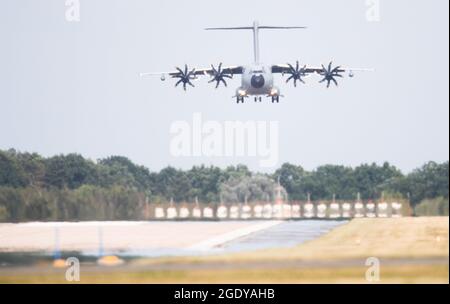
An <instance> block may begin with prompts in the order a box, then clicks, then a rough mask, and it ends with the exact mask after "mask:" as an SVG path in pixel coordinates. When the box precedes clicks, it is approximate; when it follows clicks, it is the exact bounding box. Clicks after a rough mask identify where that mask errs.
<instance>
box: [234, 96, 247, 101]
mask: <svg viewBox="0 0 450 304" xmlns="http://www.w3.org/2000/svg"><path fill="white" fill-rule="evenodd" d="M244 98H245V96H236V103H240V102H242V103H244Z"/></svg>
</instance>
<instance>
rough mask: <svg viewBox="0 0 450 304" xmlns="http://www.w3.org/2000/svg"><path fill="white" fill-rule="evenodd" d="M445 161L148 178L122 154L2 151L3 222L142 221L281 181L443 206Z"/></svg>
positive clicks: (292, 191) (292, 194)
mask: <svg viewBox="0 0 450 304" xmlns="http://www.w3.org/2000/svg"><path fill="white" fill-rule="evenodd" d="M448 172H449V163H448V161H447V162H445V163H441V164H438V163H435V162H429V163H427V164H425V165H423V166H422V167H420V168H417V169H416V170H414V171H413V172H411V173H409V174H403V173H402V172H401V171H400V170H398V169H397V168H396V167H395V166H392V165H390V164H389V163H384V164H382V165H377V164H362V165H360V166H357V167H355V168H352V167H346V166H340V165H324V166H320V167H318V168H317V169H315V170H312V171H308V170H305V169H304V168H302V167H301V166H298V165H293V164H288V163H286V164H283V165H282V166H281V167H280V168H279V169H278V170H276V171H275V172H274V173H273V174H260V173H253V172H251V171H250V170H249V169H248V168H247V167H246V166H244V165H238V166H229V167H227V168H225V169H221V168H218V167H214V166H195V167H193V168H191V169H190V170H180V169H176V168H173V167H167V168H164V169H162V170H160V171H159V172H151V171H150V170H149V169H147V168H145V167H144V166H140V165H137V164H134V163H133V162H132V161H130V160H129V159H127V158H126V157H122V156H111V157H108V158H104V159H99V160H96V161H93V160H90V159H86V158H84V157H83V156H81V155H78V154H68V155H57V156H52V157H42V156H41V155H39V154H37V153H26V152H24V153H22V152H17V151H15V150H13V149H11V150H7V151H2V150H0V221H21V220H89V219H92V220H94V219H97V220H103V219H105V220H115V219H140V218H141V217H142V216H143V209H144V208H145V205H146V204H151V203H158V202H168V201H173V202H174V203H176V202H194V201H199V202H204V203H211V202H221V201H222V202H230V201H234V202H244V201H255V200H267V201H273V200H274V195H275V188H276V187H277V181H278V180H279V182H280V184H281V186H282V187H283V191H285V192H286V195H287V196H288V198H289V200H306V199H307V197H308V196H310V198H311V199H312V200H329V199H332V198H333V197H335V198H336V199H343V200H354V199H355V198H356V195H357V193H359V194H360V196H361V199H378V198H380V197H381V196H382V195H385V196H395V197H399V198H400V197H401V198H409V199H410V202H411V205H412V206H413V207H414V206H416V205H417V204H419V203H420V202H421V201H423V200H425V199H433V198H446V199H447V201H448V188H449V182H448Z"/></svg>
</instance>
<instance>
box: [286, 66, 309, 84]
mask: <svg viewBox="0 0 450 304" xmlns="http://www.w3.org/2000/svg"><path fill="white" fill-rule="evenodd" d="M288 66H289V71H287V72H285V73H286V74H289V75H291V76H289V78H288V79H286V83H288V82H289V81H290V80H291V79H293V80H294V87H297V80H298V81H300V82H301V83H305V82H304V81H303V79H302V77H304V76H306V65H305V66H303V67H301V68H300V65H299V63H298V61H297V64H296V66H295V68H294V67H293V66H292V64H289V63H288Z"/></svg>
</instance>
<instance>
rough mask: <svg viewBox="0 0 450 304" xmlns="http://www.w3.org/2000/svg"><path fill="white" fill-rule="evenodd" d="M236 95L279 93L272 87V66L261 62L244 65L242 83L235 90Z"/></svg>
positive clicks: (270, 94) (269, 94)
mask: <svg viewBox="0 0 450 304" xmlns="http://www.w3.org/2000/svg"><path fill="white" fill-rule="evenodd" d="M236 93H237V94H236V95H237V96H242V97H245V96H249V95H252V96H260V95H265V96H272V95H279V90H278V88H275V87H274V79H273V74H272V68H271V67H270V66H267V65H263V64H255V65H251V66H245V67H244V68H243V71H242V83H241V87H239V88H238V89H237V91H236Z"/></svg>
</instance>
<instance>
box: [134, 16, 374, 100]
mask: <svg viewBox="0 0 450 304" xmlns="http://www.w3.org/2000/svg"><path fill="white" fill-rule="evenodd" d="M304 28H306V27H302V26H287V27H280V26H260V25H259V23H258V22H257V21H255V22H254V23H253V26H251V27H218V28H206V30H252V31H253V47H254V63H253V64H250V65H246V66H227V67H223V66H222V63H220V64H219V65H218V66H217V67H215V66H214V65H211V68H207V69H192V70H191V69H189V68H188V65H185V66H184V68H179V67H177V68H176V71H173V72H167V73H164V72H163V73H141V74H140V75H141V77H142V76H148V75H159V76H161V80H163V81H164V80H166V77H167V76H169V77H171V78H175V79H178V81H177V82H176V83H175V86H176V87H177V86H178V85H180V84H181V85H182V86H183V89H184V90H186V87H187V85H189V86H191V87H194V84H193V83H192V80H194V79H197V78H198V77H199V76H209V77H211V79H210V80H209V82H210V83H212V82H215V85H216V89H217V88H218V87H219V85H220V84H221V83H223V85H224V86H227V82H226V79H231V78H233V76H234V75H242V83H241V86H240V87H239V88H238V89H237V90H236V95H235V96H233V97H235V98H236V102H237V103H240V102H242V103H244V98H246V97H249V96H254V97H255V101H258V100H259V101H260V102H261V100H262V98H261V96H267V97H269V98H272V103H274V102H277V103H278V102H279V101H280V96H282V95H281V92H280V89H279V88H277V87H276V86H275V85H274V74H282V75H283V76H284V75H288V76H289V77H288V78H287V79H286V83H288V82H289V81H291V80H292V82H293V84H294V86H295V87H297V82H300V83H305V81H304V78H306V77H307V76H309V75H311V74H318V75H320V76H322V79H321V80H320V81H319V82H320V83H326V87H327V88H329V87H330V84H331V83H334V84H335V85H336V86H337V85H338V82H337V80H336V78H342V77H343V73H348V76H349V77H353V76H354V72H355V71H371V69H358V68H344V67H342V66H336V67H333V63H332V62H330V63H329V64H328V65H327V66H325V65H323V64H322V65H321V66H320V67H310V66H307V65H300V63H299V62H298V61H297V62H296V64H295V65H292V64H289V63H288V64H274V65H266V64H263V63H261V62H260V60H259V31H260V30H266V29H304Z"/></svg>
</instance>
